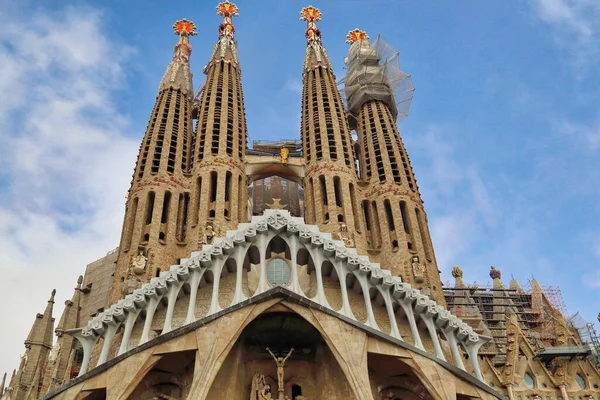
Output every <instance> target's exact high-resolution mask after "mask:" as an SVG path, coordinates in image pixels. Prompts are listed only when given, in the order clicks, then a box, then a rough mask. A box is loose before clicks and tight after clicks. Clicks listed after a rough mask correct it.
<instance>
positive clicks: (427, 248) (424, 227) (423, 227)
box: [415, 208, 433, 261]
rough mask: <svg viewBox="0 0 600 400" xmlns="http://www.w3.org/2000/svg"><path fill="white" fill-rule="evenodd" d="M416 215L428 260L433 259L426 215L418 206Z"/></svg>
mask: <svg viewBox="0 0 600 400" xmlns="http://www.w3.org/2000/svg"><path fill="white" fill-rule="evenodd" d="M415 215H416V216H417V224H418V225H419V233H420V234H421V242H422V244H423V249H424V250H425V258H427V260H428V261H432V259H433V257H432V254H431V253H432V252H431V248H430V246H429V235H428V233H427V224H426V223H425V220H424V215H423V214H421V212H420V211H419V209H418V208H415Z"/></svg>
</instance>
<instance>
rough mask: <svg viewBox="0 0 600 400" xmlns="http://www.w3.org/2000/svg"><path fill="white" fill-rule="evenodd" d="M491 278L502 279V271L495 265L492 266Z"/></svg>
mask: <svg viewBox="0 0 600 400" xmlns="http://www.w3.org/2000/svg"><path fill="white" fill-rule="evenodd" d="M490 278H492V279H500V278H502V273H501V272H500V271H499V270H497V269H496V267H494V266H493V265H492V266H491V267H490Z"/></svg>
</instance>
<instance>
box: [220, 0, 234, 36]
mask: <svg viewBox="0 0 600 400" xmlns="http://www.w3.org/2000/svg"><path fill="white" fill-rule="evenodd" d="M217 15H221V16H222V17H223V22H221V25H219V38H222V37H224V36H225V37H227V38H228V39H230V40H233V34H234V33H235V27H234V26H233V21H232V19H231V18H232V17H237V16H239V14H238V8H237V6H236V5H235V4H233V3H230V2H229V0H226V1H224V2H222V3H219V5H218V6H217Z"/></svg>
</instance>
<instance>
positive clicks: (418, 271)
mask: <svg viewBox="0 0 600 400" xmlns="http://www.w3.org/2000/svg"><path fill="white" fill-rule="evenodd" d="M411 264H412V270H413V274H414V275H415V282H417V283H422V282H423V281H425V267H423V265H422V264H421V262H420V261H419V256H413V257H412V260H411Z"/></svg>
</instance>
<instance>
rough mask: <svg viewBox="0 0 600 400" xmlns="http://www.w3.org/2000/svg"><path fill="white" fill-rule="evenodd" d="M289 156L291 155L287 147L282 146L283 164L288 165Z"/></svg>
mask: <svg viewBox="0 0 600 400" xmlns="http://www.w3.org/2000/svg"><path fill="white" fill-rule="evenodd" d="M289 154H290V151H289V150H288V149H287V147H285V146H282V147H281V153H280V156H281V163H282V164H283V165H287V163H288V158H289Z"/></svg>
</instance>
